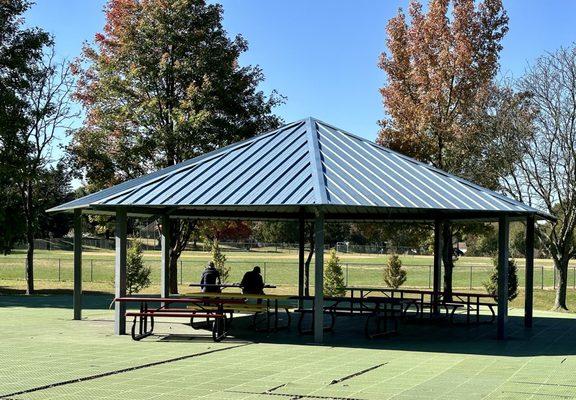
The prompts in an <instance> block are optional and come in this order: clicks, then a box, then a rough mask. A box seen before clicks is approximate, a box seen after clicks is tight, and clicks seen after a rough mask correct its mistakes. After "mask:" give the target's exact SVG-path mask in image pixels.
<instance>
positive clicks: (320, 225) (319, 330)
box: [314, 212, 324, 343]
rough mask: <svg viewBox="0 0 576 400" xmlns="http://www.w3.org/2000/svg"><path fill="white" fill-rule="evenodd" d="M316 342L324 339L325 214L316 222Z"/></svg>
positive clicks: (319, 215)
mask: <svg viewBox="0 0 576 400" xmlns="http://www.w3.org/2000/svg"><path fill="white" fill-rule="evenodd" d="M314 235H315V240H314V246H315V249H314V255H315V259H314V342H316V343H322V341H323V339H324V214H323V213H322V212H318V213H317V215H316V220H315V221H314Z"/></svg>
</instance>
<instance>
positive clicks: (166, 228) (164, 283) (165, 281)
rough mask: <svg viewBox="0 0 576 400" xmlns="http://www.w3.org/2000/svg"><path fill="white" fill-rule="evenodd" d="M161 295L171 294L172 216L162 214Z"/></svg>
mask: <svg viewBox="0 0 576 400" xmlns="http://www.w3.org/2000/svg"><path fill="white" fill-rule="evenodd" d="M160 253H161V254H160V257H161V265H160V296H161V297H168V296H170V218H169V217H168V215H167V214H164V215H162V229H161V230H160Z"/></svg>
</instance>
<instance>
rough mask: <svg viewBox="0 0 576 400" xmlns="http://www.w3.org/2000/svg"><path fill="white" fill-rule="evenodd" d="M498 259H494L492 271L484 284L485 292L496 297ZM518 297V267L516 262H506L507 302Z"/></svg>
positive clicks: (511, 260) (510, 260)
mask: <svg viewBox="0 0 576 400" xmlns="http://www.w3.org/2000/svg"><path fill="white" fill-rule="evenodd" d="M498 269H499V266H498V259H494V269H493V270H492V273H491V274H490V278H489V279H488V281H486V282H484V283H483V285H484V288H485V289H486V292H487V293H488V294H489V295H491V296H493V297H497V296H498ZM516 297H518V267H517V266H516V261H514V260H513V259H509V260H508V301H512V300H514V299H515V298H516Z"/></svg>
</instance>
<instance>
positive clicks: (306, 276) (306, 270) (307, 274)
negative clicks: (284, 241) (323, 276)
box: [304, 226, 314, 296]
mask: <svg viewBox="0 0 576 400" xmlns="http://www.w3.org/2000/svg"><path fill="white" fill-rule="evenodd" d="M308 240H309V242H310V252H309V253H308V258H306V262H305V263H304V296H310V263H311V262H312V257H313V256H314V229H313V227H312V226H311V227H310V236H309V238H308Z"/></svg>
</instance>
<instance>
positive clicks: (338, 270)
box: [324, 249, 346, 297]
mask: <svg viewBox="0 0 576 400" xmlns="http://www.w3.org/2000/svg"><path fill="white" fill-rule="evenodd" d="M324 294H325V295H326V296H336V297H338V296H344V295H345V294H346V284H345V282H344V272H343V271H342V266H341V265H340V258H339V257H338V255H337V254H336V249H332V250H330V258H329V259H328V263H327V264H326V266H325V267H324Z"/></svg>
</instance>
